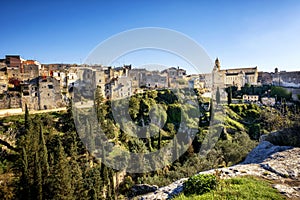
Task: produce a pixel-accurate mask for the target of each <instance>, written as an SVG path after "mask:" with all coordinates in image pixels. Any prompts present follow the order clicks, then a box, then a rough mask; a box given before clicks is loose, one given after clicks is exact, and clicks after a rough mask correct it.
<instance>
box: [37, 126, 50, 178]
mask: <svg viewBox="0 0 300 200" xmlns="http://www.w3.org/2000/svg"><path fill="white" fill-rule="evenodd" d="M39 142H40V144H39V157H40V167H41V170H42V174H43V180H44V181H45V180H46V177H48V176H49V163H48V150H47V146H46V142H45V138H44V133H43V127H42V125H40V137H39ZM43 184H45V182H44V183H43Z"/></svg>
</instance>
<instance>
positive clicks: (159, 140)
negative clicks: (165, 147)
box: [158, 129, 162, 149]
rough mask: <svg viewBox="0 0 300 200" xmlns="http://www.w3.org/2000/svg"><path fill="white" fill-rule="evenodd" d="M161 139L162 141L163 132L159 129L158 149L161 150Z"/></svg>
mask: <svg viewBox="0 0 300 200" xmlns="http://www.w3.org/2000/svg"><path fill="white" fill-rule="evenodd" d="M161 139H162V136H161V131H160V129H159V131H158V149H160V148H161Z"/></svg>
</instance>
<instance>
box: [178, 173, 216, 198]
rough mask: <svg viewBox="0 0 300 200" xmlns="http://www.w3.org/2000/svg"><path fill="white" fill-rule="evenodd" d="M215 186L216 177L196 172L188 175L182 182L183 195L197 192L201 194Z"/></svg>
mask: <svg viewBox="0 0 300 200" xmlns="http://www.w3.org/2000/svg"><path fill="white" fill-rule="evenodd" d="M216 186H217V178H216V176H215V175H212V174H198V175H195V176H192V177H190V178H189V179H188V180H187V181H186V182H184V184H183V192H184V194H185V195H191V194H197V195H201V194H204V193H206V192H209V191H211V190H213V189H215V188H216Z"/></svg>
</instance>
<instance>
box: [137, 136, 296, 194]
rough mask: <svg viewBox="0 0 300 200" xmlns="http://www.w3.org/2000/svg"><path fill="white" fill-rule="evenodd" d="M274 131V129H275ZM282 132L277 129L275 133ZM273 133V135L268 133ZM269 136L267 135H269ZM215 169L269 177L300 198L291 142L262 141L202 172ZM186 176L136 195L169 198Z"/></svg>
mask: <svg viewBox="0 0 300 200" xmlns="http://www.w3.org/2000/svg"><path fill="white" fill-rule="evenodd" d="M274 134H275V133H274ZM281 134H283V133H276V135H273V136H274V137H277V136H280V137H281ZM270 136H272V135H270ZM270 136H268V138H271V137H270ZM216 171H218V173H219V174H220V176H221V178H230V177H235V176H245V175H251V176H257V177H261V178H264V179H267V180H272V182H273V183H274V184H273V187H274V188H276V189H278V191H280V192H281V193H282V194H284V195H285V196H286V197H287V198H291V199H300V148H299V147H292V146H276V145H273V144H272V143H270V142H269V141H265V140H264V138H263V141H261V142H260V143H259V145H258V146H257V147H256V148H254V149H253V150H252V151H251V152H250V153H249V155H248V156H247V158H246V159H245V161H244V162H242V163H240V164H238V165H235V166H232V167H228V168H219V169H214V170H210V171H205V172H200V173H201V174H214V173H216ZM185 180H187V178H184V179H180V180H178V181H176V182H174V183H172V184H170V185H168V186H165V187H161V188H158V189H157V190H156V191H155V192H153V193H149V194H147V195H143V196H140V197H138V198H137V199H170V198H171V197H172V196H173V195H177V194H179V193H181V192H182V190H183V182H184V181H185Z"/></svg>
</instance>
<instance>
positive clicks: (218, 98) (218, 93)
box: [216, 87, 221, 104]
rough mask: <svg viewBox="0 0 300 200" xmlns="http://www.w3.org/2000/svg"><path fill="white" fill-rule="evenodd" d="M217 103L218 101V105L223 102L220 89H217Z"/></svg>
mask: <svg viewBox="0 0 300 200" xmlns="http://www.w3.org/2000/svg"><path fill="white" fill-rule="evenodd" d="M216 101H217V104H220V102H221V94H220V89H219V87H217V92H216Z"/></svg>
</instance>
